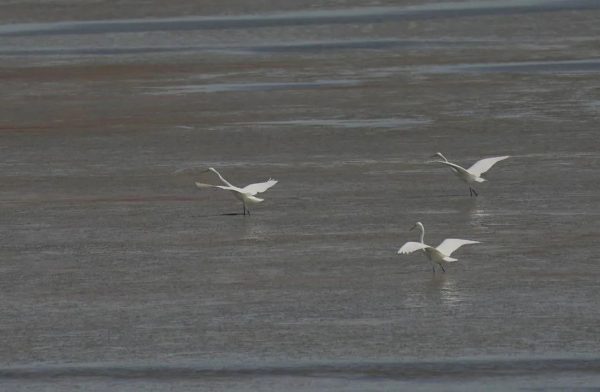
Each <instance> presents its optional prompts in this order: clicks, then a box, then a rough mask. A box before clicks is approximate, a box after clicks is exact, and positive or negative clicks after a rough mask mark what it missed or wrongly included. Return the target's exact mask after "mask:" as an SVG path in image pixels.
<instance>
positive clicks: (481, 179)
mask: <svg viewBox="0 0 600 392" xmlns="http://www.w3.org/2000/svg"><path fill="white" fill-rule="evenodd" d="M475 181H477V182H484V181H487V180H486V179H485V178H481V177H477V178H476V179H475Z"/></svg>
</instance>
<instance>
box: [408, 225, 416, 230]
mask: <svg viewBox="0 0 600 392" xmlns="http://www.w3.org/2000/svg"><path fill="white" fill-rule="evenodd" d="M416 227H417V225H414V226H413V227H411V228H410V230H409V231H413V230H414V229H415V228H416Z"/></svg>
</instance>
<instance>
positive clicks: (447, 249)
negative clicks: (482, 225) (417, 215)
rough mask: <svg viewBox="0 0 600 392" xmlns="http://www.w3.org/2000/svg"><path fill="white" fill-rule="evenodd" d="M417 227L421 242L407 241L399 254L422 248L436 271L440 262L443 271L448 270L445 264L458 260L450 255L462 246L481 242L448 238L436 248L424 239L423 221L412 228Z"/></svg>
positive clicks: (399, 250)
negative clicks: (436, 265)
mask: <svg viewBox="0 0 600 392" xmlns="http://www.w3.org/2000/svg"><path fill="white" fill-rule="evenodd" d="M415 228H419V230H420V231H421V238H420V242H414V241H409V242H407V243H405V244H404V245H402V247H401V248H400V249H398V254H403V255H406V254H409V253H413V252H416V251H419V250H422V251H423V252H424V253H425V255H426V256H427V259H429V261H430V262H431V263H432V264H433V272H434V273H435V264H438V265H439V266H440V267H441V268H442V271H444V272H446V270H445V269H444V264H446V263H452V262H454V261H457V260H458V259H455V258H453V257H450V256H451V255H452V253H454V252H455V251H456V250H457V249H458V248H460V247H461V246H463V245H468V244H479V241H471V240H459V239H456V238H446V239H445V240H444V241H442V243H441V244H439V245H438V246H437V247H435V248H434V247H433V246H429V245H427V244H425V242H424V241H423V239H424V237H425V227H424V226H423V224H422V223H421V222H417V223H415V225H414V226H413V227H412V228H411V230H413V229H415Z"/></svg>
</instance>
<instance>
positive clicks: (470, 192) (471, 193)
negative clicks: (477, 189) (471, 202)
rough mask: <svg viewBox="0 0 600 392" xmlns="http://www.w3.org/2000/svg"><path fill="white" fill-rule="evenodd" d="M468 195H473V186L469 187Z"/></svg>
mask: <svg viewBox="0 0 600 392" xmlns="http://www.w3.org/2000/svg"><path fill="white" fill-rule="evenodd" d="M469 196H471V197H473V188H471V187H469Z"/></svg>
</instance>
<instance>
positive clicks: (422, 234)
mask: <svg viewBox="0 0 600 392" xmlns="http://www.w3.org/2000/svg"><path fill="white" fill-rule="evenodd" d="M419 230H421V243H422V244H424V243H425V242H424V241H425V228H424V227H423V226H419Z"/></svg>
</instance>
